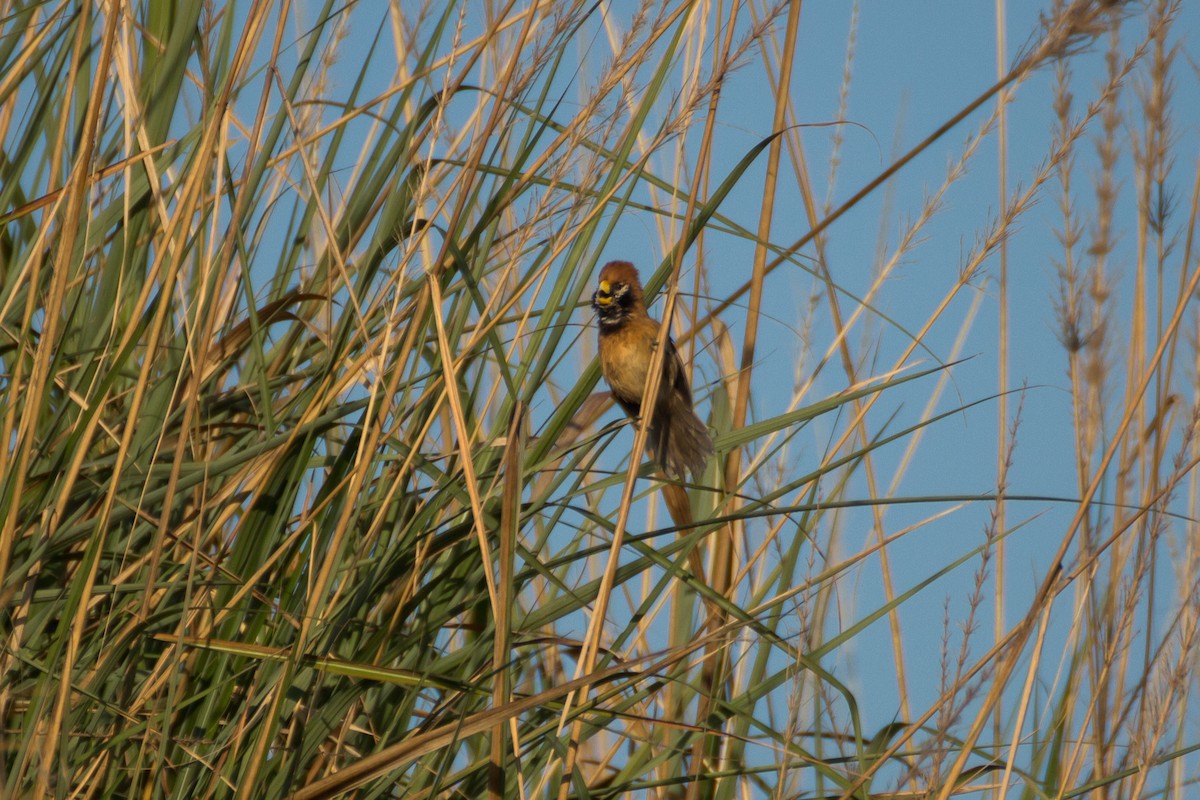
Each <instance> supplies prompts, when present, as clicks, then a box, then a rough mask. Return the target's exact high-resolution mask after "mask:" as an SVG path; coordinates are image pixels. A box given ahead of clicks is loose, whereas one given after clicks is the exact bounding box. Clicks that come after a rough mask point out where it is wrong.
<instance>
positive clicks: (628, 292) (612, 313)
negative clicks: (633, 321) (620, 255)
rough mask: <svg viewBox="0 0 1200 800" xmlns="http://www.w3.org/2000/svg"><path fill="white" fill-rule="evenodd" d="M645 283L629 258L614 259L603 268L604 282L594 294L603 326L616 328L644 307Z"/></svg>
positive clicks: (601, 278) (595, 306) (594, 304)
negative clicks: (643, 285) (643, 286)
mask: <svg viewBox="0 0 1200 800" xmlns="http://www.w3.org/2000/svg"><path fill="white" fill-rule="evenodd" d="M642 304H643V301H642V283H641V281H640V280H638V271H637V270H636V269H635V268H634V266H633V264H630V263H629V262H628V261H610V262H608V263H607V264H605V265H604V268H603V269H602V270H600V286H599V288H598V289H596V293H595V294H593V295H592V308H594V309H596V315H597V316H598V317H599V318H600V327H601V329H605V328H614V327H616V326H618V325H620V324H621V323H623V322H624V321H625V320H626V319H628V318H629V316H630V315H631V314H633V313H634V312H636V311H637V310H638V309H640V308H642Z"/></svg>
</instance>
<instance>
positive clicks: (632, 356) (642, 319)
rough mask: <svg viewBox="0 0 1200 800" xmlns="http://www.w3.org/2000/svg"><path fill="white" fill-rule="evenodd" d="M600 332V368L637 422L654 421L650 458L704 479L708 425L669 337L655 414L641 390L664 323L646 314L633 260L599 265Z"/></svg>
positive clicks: (677, 473) (675, 473)
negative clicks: (698, 410) (646, 411)
mask: <svg viewBox="0 0 1200 800" xmlns="http://www.w3.org/2000/svg"><path fill="white" fill-rule="evenodd" d="M592 308H594V309H595V311H596V316H597V320H598V326H597V327H598V328H599V337H600V371H601V372H602V373H603V374H604V380H605V381H606V382H607V383H608V387H609V389H611V390H612V396H613V399H614V400H616V401H617V404H618V405H619V406H621V408H622V409H624V411H625V413H626V414H627V415H628V416H629V418H630V419H632V420H633V421H634V423H635V424H638V423H641V422H647V424H648V425H649V431H648V437H647V439H646V441H647V447H648V448H649V452H650V458H651V459H652V460H653V461H655V462H656V463H657V464H658V465H659V467H660V468H662V470H663V471H664V472H666V474H667V475H668V476H670V477H674V478H678V479H680V480H684V479H685V477H686V476H685V473H687V472H690V473H691V474H692V476H693V477H694V478H696V479H699V478H700V476H701V475H702V474H703V473H704V468H705V465H706V464H707V463H708V457H709V456H711V455H712V453H713V443H712V437H711V436H709V433H708V428H707V427H706V426H705V425H704V423H703V422H701V421H700V418H699V417H697V416H696V412H695V411H694V410H693V409H692V389H691V385H690V384H689V383H688V377H687V373H685V372H684V369H683V361H682V360H681V359H680V358H679V351H678V350H677V349H676V348H675V342H674V341H672V340H671V338H670V337H669V336H668V337H667V340H666V342H667V351H666V352H665V353H664V354H663V358H662V369H663V374H662V378H661V380H660V381H659V384H658V393H657V398H656V400H655V402H654V408H653V409H652V410H651V413H650V414H644V413H643V411H642V395H643V394H644V393H645V390H646V382H647V379H648V377H649V374H650V367H651V364H652V362H653V359H654V350H655V348H656V347H657V344H658V331H659V322H658V320H656V319H653V318H652V317H651V316H650V315H649V314H647V313H646V301H645V298H644V297H643V294H642V283H641V280H640V279H639V277H638V271H637V269H636V268H635V267H634V266H633V264H631V263H629V262H628V261H610V262H609V263H607V264H605V265H604V267H603V268H602V269H601V270H600V285H599V288H597V289H596V292H595V294H593V295H592Z"/></svg>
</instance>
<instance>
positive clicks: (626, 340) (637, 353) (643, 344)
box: [600, 326, 657, 403]
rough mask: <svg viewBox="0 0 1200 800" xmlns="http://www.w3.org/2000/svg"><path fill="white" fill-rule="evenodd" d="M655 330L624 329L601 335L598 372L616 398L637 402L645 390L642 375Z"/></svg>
mask: <svg viewBox="0 0 1200 800" xmlns="http://www.w3.org/2000/svg"><path fill="white" fill-rule="evenodd" d="M655 333H657V326H647V330H642V329H640V327H634V326H625V327H624V328H622V329H620V330H617V331H613V332H611V333H605V334H602V336H601V343H600V369H601V370H602V371H603V372H604V379H605V380H606V381H608V385H609V387H610V388H611V389H612V390H613V394H615V395H616V396H617V397H618V398H620V399H622V400H625V401H626V402H630V403H637V402H640V401H641V399H642V392H643V391H645V389H646V375H647V372H648V370H649V367H650V361H651V356H652V355H653V353H654V341H655V338H654V335H655Z"/></svg>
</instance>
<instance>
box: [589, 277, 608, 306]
mask: <svg viewBox="0 0 1200 800" xmlns="http://www.w3.org/2000/svg"><path fill="white" fill-rule="evenodd" d="M592 302H593V303H595V304H596V305H598V306H607V305H609V304H611V303H612V286H610V285H609V283H608V281H600V289H599V290H598V291H597V292H596V294H594V295H592Z"/></svg>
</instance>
